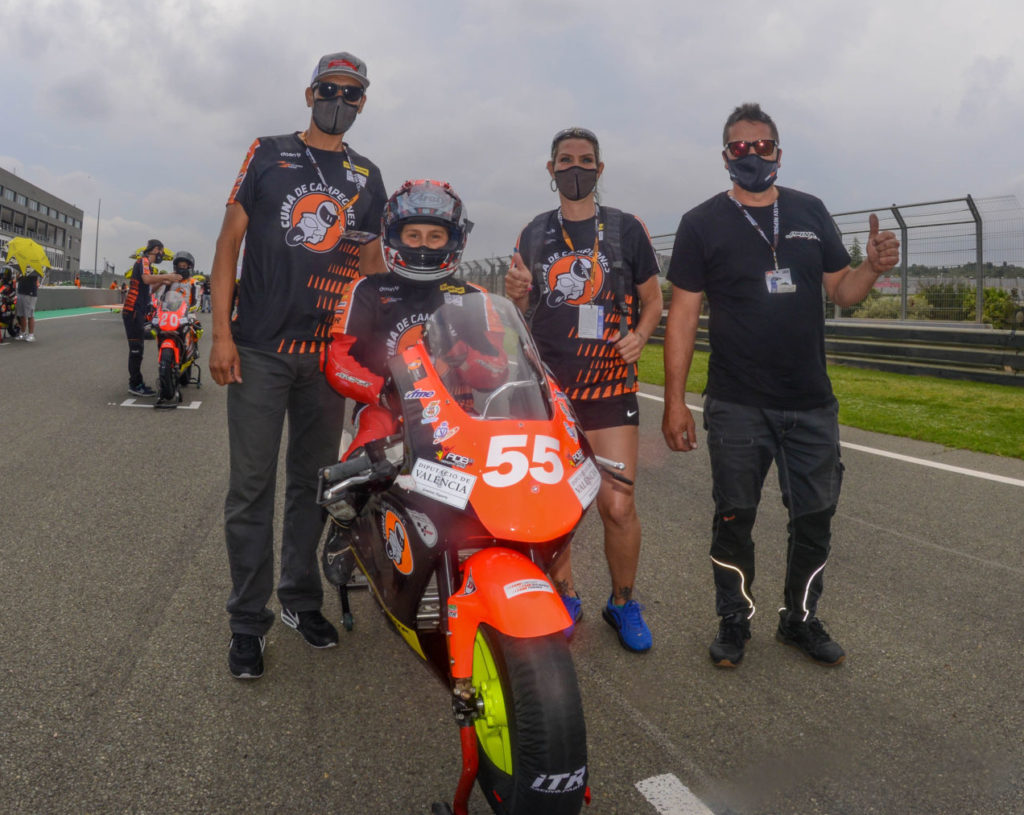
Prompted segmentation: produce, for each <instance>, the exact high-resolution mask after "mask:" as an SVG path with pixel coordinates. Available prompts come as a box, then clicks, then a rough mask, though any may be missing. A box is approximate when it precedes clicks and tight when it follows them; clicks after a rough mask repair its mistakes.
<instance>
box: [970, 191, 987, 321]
mask: <svg viewBox="0 0 1024 815" xmlns="http://www.w3.org/2000/svg"><path fill="white" fill-rule="evenodd" d="M967 206H968V207H969V208H970V210H971V215H972V216H973V218H974V247H975V253H976V256H977V259H976V261H975V268H976V269H977V274H978V280H977V285H976V286H975V290H976V292H977V293H976V294H975V296H974V297H975V303H974V321H975V322H976V323H977V324H978V325H981V320H982V316H983V313H984V306H985V281H984V279H983V278H982V269H983V268H984V267H983V265H982V260H983V258H984V257H985V256H984V254H983V252H982V249H983V248H984V237H983V234H982V233H983V231H984V230H983V229H982V223H981V213H980V212H979V211H978V207H977V205H976V204H975V203H974V199H973V198H972V197H971V196H970V195H968V196H967Z"/></svg>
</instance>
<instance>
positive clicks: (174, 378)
mask: <svg viewBox="0 0 1024 815" xmlns="http://www.w3.org/2000/svg"><path fill="white" fill-rule="evenodd" d="M188 286H189V283H188V282H183V283H173V284H171V285H170V286H168V287H167V288H166V289H165V290H164V291H162V292H161V293H160V294H158V295H156V296H154V298H153V300H154V307H155V313H154V315H153V322H152V326H153V332H154V333H155V334H156V339H157V341H158V343H159V375H158V377H157V379H158V381H157V385H158V395H159V399H158V400H157V403H156V405H155V407H158V408H175V407H177V406H178V405H179V404H180V403H181V401H182V395H181V388H182V386H183V385H188V384H189V383H190V382H194V383H195V386H196V387H197V388H199V387H201V386H202V373H203V372H202V369H201V368H200V367H199V363H198V362H197V360H198V359H199V338H200V337H202V335H203V327H202V324H201V323H200V322H199V321H198V320H197V319H196V318H195V316H194V315H193V314H192V313H191V311H192V309H191V308H190V307H189V299H190V298H189V291H188Z"/></svg>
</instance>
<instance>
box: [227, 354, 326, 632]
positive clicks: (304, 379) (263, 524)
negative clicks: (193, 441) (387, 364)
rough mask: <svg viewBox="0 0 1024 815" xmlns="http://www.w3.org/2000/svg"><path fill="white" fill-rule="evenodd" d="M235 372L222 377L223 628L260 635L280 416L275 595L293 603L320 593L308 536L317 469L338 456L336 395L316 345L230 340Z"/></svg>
mask: <svg viewBox="0 0 1024 815" xmlns="http://www.w3.org/2000/svg"><path fill="white" fill-rule="evenodd" d="M238 352H239V356H240V357H241V369H242V371H241V375H242V380H243V381H242V382H240V383H238V382H236V383H232V384H231V385H228V440H229V447H230V451H231V477H230V483H229V486H228V495H227V499H226V500H225V502H224V534H225V539H226V542H227V551H228V563H229V565H230V568H231V595H230V597H229V598H228V603H227V610H228V613H229V614H230V615H231V631H232V632H233V633H237V634H255V635H257V636H262V635H263V634H265V633H266V632H267V631H268V630H269V629H270V626H271V625H272V624H273V622H274V614H273V612H271V611H270V609H268V608H267V603H268V601H269V600H270V595H271V593H272V592H273V589H274V501H275V492H276V486H277V460H278V455H279V452H280V448H281V433H282V431H283V429H284V422H285V417H287V419H288V448H287V452H286V456H285V506H284V531H283V535H282V540H281V578H280V582H279V583H278V587H277V598H278V600H279V601H280V603H281V605H282V607H285V608H288V609H291V610H292V611H310V610H312V609H318V608H320V606H321V604H322V602H323V584H322V583H321V581H320V566H319V562H318V560H317V546H318V544H319V542H320V536H321V534H322V533H323V528H324V519H325V516H324V513H323V511H322V510H321V509H320V507H319V506H317V503H316V486H317V472H318V470H319V468H320V467H323V466H325V465H327V464H333V463H335V462H337V460H338V447H339V445H340V443H341V430H342V424H343V422H344V413H345V410H344V408H345V400H344V399H343V398H342V397H341V396H340V395H339V394H337V393H336V392H335V391H334V390H333V389H332V388H331V387H330V385H328V384H327V379H326V378H325V377H324V375H323V373H322V372H321V371H320V359H319V356H318V355H316V354H302V355H299V354H277V353H273V352H267V351H259V350H256V349H253V348H243V347H239V349H238Z"/></svg>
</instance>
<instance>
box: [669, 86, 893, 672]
mask: <svg viewBox="0 0 1024 815" xmlns="http://www.w3.org/2000/svg"><path fill="white" fill-rule="evenodd" d="M722 141H723V145H724V147H723V150H722V160H723V162H724V164H725V169H726V170H727V171H728V173H729V177H730V179H731V180H732V188H731V189H730V190H728V191H727V192H722V193H719V194H717V195H715V196H713V197H712V198H710V199H708V200H707V201H705V202H704V203H702V204H700V205H698V206H697V207H695V208H694V209H692V210H690V211H689V212H687V213H686V214H685V215H683V217H682V220H681V221H680V223H679V229H678V231H677V232H676V238H675V245H674V247H673V249H672V259H671V262H670V265H669V271H668V279H669V280H670V281H671V282H672V284H673V290H672V301H671V305H670V307H669V312H668V321H667V325H666V332H665V408H664V415H663V418H662V432H663V434H664V437H665V441H666V443H667V444H668V446H669V448H671V449H672V450H677V451H684V452H685V451H688V450H693V449H694V448H695V447H696V446H697V435H696V429H695V426H694V421H693V415H692V414H691V412H690V409H689V407H687V405H686V402H685V392H686V378H687V375H688V374H689V370H690V363H691V360H692V359H693V350H694V344H695V341H696V336H697V324H698V319H699V317H700V311H701V302H702V299H703V298H704V297H705V296H706V297H707V300H708V306H709V311H710V318H709V322H708V335H709V339H710V343H711V357H710V360H709V365H708V381H707V389H706V390H705V397H704V412H703V416H704V428H705V430H706V431H707V443H708V452H709V454H710V459H711V477H712V496H713V498H714V502H715V514H714V518H713V519H712V526H711V568H712V573H713V575H714V582H715V609H716V611H717V613H718V616H719V627H718V634H717V635H716V637H715V639H714V641H713V642H712V643H711V646H710V648H709V653H710V656H711V659H712V661H713V662H714V664H715V665H717V666H719V667H722V668H733V667H735V666H737V665H738V664H739V663H740V660H742V659H743V655H744V650H745V647H746V642H747V640H749V639H750V620H751V618H752V617H753V616H754V611H755V606H754V594H753V582H754V541H753V538H752V536H751V532H752V529H753V526H754V519H755V517H756V515H757V508H758V504H759V503H760V500H761V488H762V486H763V484H764V480H765V476H766V475H767V473H768V470H769V468H770V467H771V464H772V461H774V462H775V465H776V468H777V470H778V475H779V486H780V487H781V490H782V501H783V503H784V504H785V506H786V508H787V509H788V511H789V525H788V531H789V544H788V550H787V553H786V577H785V585H784V591H783V597H784V606H783V607H782V609H780V611H779V624H778V628H777V629H776V637H777V638H778V639H779V640H780V641H781V642H783V643H786V644H788V645H792V646H795V647H796V648H798V649H800V650H801V651H802V652H803V653H804V654H806V655H807V656H808V657H810V658H811V659H813V660H815V661H816V662H818V663H820V664H822V665H829V666H832V665H839V664H840V663H841V662H842V661H843V659H844V657H845V652H844V651H843V649H842V648H841V647H840V645H839V643H837V642H836V641H835V640H833V639H832V637H831V636H830V635H829V634H828V632H827V631H826V630H825V627H824V626H823V625H822V623H821V621H820V620H819V619H818V617H817V610H818V602H819V600H820V598H821V594H822V590H823V587H824V582H823V575H824V569H825V563H826V561H827V560H828V555H829V551H830V544H831V537H832V531H831V522H832V516H833V514H834V513H835V511H836V504H837V502H838V500H839V490H840V486H841V484H842V478H843V465H842V462H841V461H840V456H839V424H838V404H837V402H836V399H835V396H834V395H833V393H832V384H831V382H830V381H829V377H828V372H827V370H826V365H825V321H824V310H823V308H822V296H821V295H822V287H824V290H825V292H826V293H827V294H828V296H829V298H830V299H831V300H832V302H834V303H836V304H837V305H839V306H842V307H847V306H851V305H854V304H856V303H858V302H860V301H861V300H862V299H864V297H865V296H867V293H868V292H869V291H870V290H871V287H872V286H873V285H874V283H875V280H876V279H877V278H878V276H879V275H880V274H883V273H885V272H887V271H889V270H890V269H892V268H893V266H895V265H896V263H897V262H898V261H899V242H898V241H897V240H896V236H895V235H893V233H892V232H880V231H879V228H878V218H877V217H876V216H875V215H871V216H870V219H869V230H870V231H869V236H868V240H867V246H866V249H867V259H866V261H865V262H864V263H862V264H861V265H860V266H858V267H857V268H856V269H852V268H851V267H850V256H849V254H848V253H847V251H846V249H845V248H844V246H843V242H842V238H841V235H840V234H839V232H838V230H837V229H836V227H835V224H834V223H833V221H832V218H831V216H830V215H829V213H828V210H827V209H826V208H825V206H824V204H822V202H821V201H820V200H818V199H817V198H814V197H813V196H811V195H808V194H806V193H803V192H798V191H797V190H793V189H789V188H786V187H779V186H777V185H776V183H775V182H776V179H777V177H778V171H779V167H780V166H781V159H782V149H781V148H780V146H779V131H778V129H777V128H776V126H775V122H774V121H772V119H771V117H770V116H768V114H766V113H765V112H764V111H762V110H761V108H760V106H759V105H756V104H745V105H741V106H739V107H737V108H736V109H735V110H734V111H733V112H732V114H731V115H730V116H729V117H728V119H727V120H726V123H725V128H724V131H723V134H722Z"/></svg>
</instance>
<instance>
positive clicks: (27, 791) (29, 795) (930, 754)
mask: <svg viewBox="0 0 1024 815" xmlns="http://www.w3.org/2000/svg"><path fill="white" fill-rule="evenodd" d="M36 335H37V337H38V341H37V342H36V343H34V344H27V343H17V344H6V343H5V344H4V345H3V346H2V347H0V375H2V383H3V385H2V390H0V416H3V419H4V426H5V429H6V432H5V434H4V438H5V442H4V445H3V450H4V457H3V462H4V463H3V467H2V475H0V479H2V484H3V488H2V490H0V496H2V497H0V586H2V588H3V591H2V594H0V604H2V609H3V614H2V625H0V812H3V813H68V812H76V813H345V814H346V815H347V814H348V813H352V814H353V815H354V814H355V813H360V814H362V813H367V814H368V815H393V814H395V815H412V814H413V813H425V812H428V811H429V806H430V803H431V802H432V801H437V800H450V798H451V794H452V792H453V790H454V785H455V780H456V778H457V774H458V769H459V753H458V743H457V737H456V729H455V727H454V725H453V724H452V721H451V715H450V712H449V708H448V700H447V693H446V690H445V689H444V688H443V687H441V685H440V684H439V683H437V682H436V681H435V680H434V679H433V678H432V677H431V676H430V674H429V673H428V672H427V670H426V669H425V668H424V667H423V666H422V665H420V664H419V660H418V658H417V657H416V656H414V655H413V654H412V652H410V651H409V650H408V649H407V648H406V647H405V645H404V644H403V642H402V641H401V639H400V638H399V637H398V636H397V635H395V634H394V633H393V632H391V631H390V630H389V627H388V625H387V623H386V620H385V619H384V618H383V617H382V616H381V614H380V613H379V612H378V611H377V609H376V608H375V606H374V605H373V603H372V601H371V599H370V598H369V597H368V596H367V595H366V594H365V593H361V594H358V595H356V596H355V597H354V601H353V606H354V612H355V615H356V627H355V630H354V631H352V632H351V633H348V634H345V633H344V632H342V642H341V645H340V647H338V648H334V649H330V650H327V651H315V650H313V649H311V648H309V647H308V646H307V645H306V644H305V643H304V642H303V641H302V640H301V639H300V637H299V636H298V635H297V634H296V633H295V632H293V631H292V630H291V629H288V628H286V627H285V626H284V625H282V624H280V622H278V623H277V624H276V625H275V626H274V627H273V629H272V630H271V632H270V634H269V636H268V644H267V652H266V663H267V672H266V675H265V676H264V677H263V678H262V679H260V680H259V681H256V682H239V681H236V680H234V679H232V678H231V676H230V675H229V673H228V671H227V665H226V658H227V645H228V636H229V635H228V629H227V618H226V614H225V612H224V603H225V600H226V597H227V592H228V574H227V565H226V561H225V555H224V543H223V534H222V512H223V496H224V490H225V485H226V479H227V456H226V447H227V443H226V433H225V429H226V428H225V409H224V408H225V390H224V389H223V388H220V387H217V386H216V385H214V384H213V382H212V380H209V381H207V382H206V383H205V384H204V386H203V387H202V389H201V390H198V391H197V390H195V389H194V388H189V389H188V390H187V391H186V394H187V396H186V403H194V402H198V403H199V404H194V405H193V407H194V409H191V410H176V411H154V410H150V409H148V408H139V407H132V406H126V405H125V402H126V400H129V399H130V397H129V395H128V394H127V392H126V379H127V375H126V357H127V348H126V342H125V339H124V334H123V330H122V327H121V320H120V317H119V316H118V315H116V314H110V313H109V312H106V311H102V310H97V311H95V313H90V314H87V315H84V316H75V317H69V318H66V319H44V320H40V321H39V324H38V326H37V331H36ZM207 346H208V342H206V341H204V342H203V343H201V348H202V349H203V351H204V352H205V350H206V347H207ZM155 368H156V354H155V349H154V348H153V346H152V345H151V344H149V345H148V347H147V349H146V359H145V368H144V370H145V372H146V375H147V378H149V379H150V381H153V380H155ZM645 391H646V392H647V393H648V394H650V395H651V396H653V397H655V398H653V399H643V400H641V419H642V424H641V438H642V449H641V459H642V462H643V464H642V469H641V475H640V478H639V484H638V503H639V508H640V513H641V517H642V519H643V523H644V550H643V555H642V562H641V571H640V577H639V580H638V592H639V599H641V601H642V602H644V603H645V604H646V606H647V619H648V621H649V623H650V625H651V628H652V630H653V632H654V639H655V646H654V649H653V650H652V651H651V652H650V653H648V654H646V655H642V656H641V655H635V654H631V653H627V652H625V651H623V650H622V648H621V647H620V646H619V644H618V641H617V639H616V638H615V635H614V633H613V632H612V630H611V629H610V628H608V626H606V625H605V624H604V622H603V621H602V620H601V617H600V607H601V604H602V603H603V602H604V599H605V598H606V596H607V593H608V590H609V587H608V578H607V571H606V567H605V564H604V558H603V552H602V545H601V540H600V525H599V523H598V521H597V518H596V516H594V515H593V514H591V515H589V516H588V517H587V519H586V520H585V521H584V525H583V527H582V529H581V531H580V533H579V535H578V537H577V539H576V545H575V549H574V563H575V569H576V583H577V586H578V587H579V590H580V592H581V594H582V595H583V598H584V610H585V611H584V619H583V621H582V623H581V625H580V626H579V627H578V629H577V633H576V635H575V637H574V639H573V642H572V652H573V655H574V658H575V661H576V666H577V670H578V673H579V678H580V684H581V688H582V693H583V701H584V708H585V711H586V716H587V728H588V745H589V755H590V773H591V775H590V783H591V788H592V791H593V804H592V805H591V806H590V808H589V810H587V811H588V812H590V813H595V814H596V813H599V814H600V815H609V814H610V813H623V814H626V813H628V814H629V815H653V814H654V813H656V812H657V813H661V815H680V813H683V812H691V811H711V812H714V813H717V814H718V815H725V813H730V814H731V815H755V814H758V815H760V814H764V815H788V814H789V813H794V814H795V813H800V814H801V815H813V814H814V813H821V814H822V815H824V814H826V813H827V814H828V815H865V814H866V813H911V814H917V813H921V814H924V813H928V814H929V815H931V814H932V813H958V814H959V813H978V814H980V815H1004V813H1021V812H1024V740H1022V738H1021V734H1022V731H1024V700H1022V690H1021V688H1022V683H1021V676H1022V675H1024V649H1022V647H1021V631H1022V629H1024V625H1022V622H1024V620H1022V612H1021V600H1022V597H1024V594H1022V591H1021V581H1022V577H1024V562H1022V556H1021V544H1022V542H1024V461H1020V460H1015V459H1002V458H997V457H992V456H982V455H977V454H972V453H967V452H963V451H955V450H949V449H945V448H941V447H939V446H936V445H931V444H924V443H917V442H912V441H908V440H904V439H899V438H892V437H884V436H879V435H875V434H870V433H865V432H860V431H855V430H851V429H848V428H844V429H843V434H842V435H843V439H844V441H846V442H848V443H851V444H856V445H858V447H857V448H852V447H851V448H847V449H845V450H844V461H845V463H846V467H847V471H846V481H845V485H844V490H843V497H842V500H841V503H840V506H839V511H838V514H837V517H836V521H835V536H834V542H833V547H834V548H833V556H832V558H831V561H830V564H829V568H828V570H827V577H826V592H825V596H824V599H823V602H822V606H821V609H820V614H821V616H822V618H823V619H824V620H825V621H826V624H827V625H828V627H829V629H830V631H831V632H832V633H833V634H834V635H835V637H836V638H837V639H838V640H839V641H840V642H841V643H842V644H843V646H844V647H845V648H846V650H847V653H848V657H847V660H846V662H845V664H844V665H842V666H840V667H839V668H822V667H819V666H817V665H815V664H814V663H812V662H810V661H809V660H807V659H806V658H804V657H803V656H802V655H801V654H799V653H798V652H796V651H795V650H793V649H791V648H788V647H786V646H783V645H781V644H779V643H777V642H776V641H775V640H774V638H773V632H774V627H775V622H776V615H775V608H776V607H777V605H778V603H779V601H780V598H781V577H782V560H783V552H784V546H785V514H784V509H783V507H782V505H781V502H780V501H779V500H778V488H777V485H776V484H775V482H774V481H772V480H770V481H769V484H768V485H767V486H766V491H765V498H764V501H763V504H762V509H761V513H760V516H759V519H758V524H757V527H756V529H755V538H756V540H757V541H758V546H759V552H760V562H759V564H758V575H757V582H756V584H755V586H754V589H755V595H756V599H757V601H758V604H759V605H758V614H757V615H756V616H755V618H754V620H753V639H752V640H751V642H750V644H749V647H748V650H747V655H746V658H745V659H744V662H743V664H742V665H741V666H740V667H739V668H738V669H737V670H734V671H727V670H720V669H716V668H714V667H713V666H712V665H711V663H710V661H709V659H708V655H707V646H708V643H709V642H710V640H711V639H712V637H713V635H714V632H715V626H716V621H715V618H714V613H713V603H712V593H711V588H712V587H711V572H710V568H709V564H708V560H707V547H708V534H709V527H710V520H711V502H710V488H709V477H708V463H707V455H706V449H705V448H704V447H703V446H702V447H701V448H700V449H698V450H697V451H695V452H692V453H688V454H673V453H670V452H669V451H668V450H667V448H666V447H665V446H664V443H663V442H662V439H661V434H660V430H659V427H660V419H661V405H660V403H659V402H658V401H657V397H659V396H660V392H659V391H658V390H657V389H654V388H645ZM139 402H140V403H143V404H146V401H145V400H139ZM691 402H692V404H699V402H698V401H697V399H696V397H694V398H693V399H692V400H691ZM701 441H702V442H703V439H701ZM860 447H867V448H872V449H881V450H889V451H894V452H896V453H901V454H904V455H906V456H911V457H915V458H919V459H924V460H927V461H930V462H936V463H941V464H946V465H953V466H956V467H960V468H966V469H969V470H977V471H983V472H987V473H993V474H996V475H999V476H1003V477H1005V478H1006V479H1008V480H1006V481H1004V482H997V481H991V480H985V479H982V478H978V477H974V476H971V475H969V474H964V473H961V472H951V471H946V470H937V469H932V468H928V467H924V466H922V465H921V464H919V463H914V462H910V461H903V460H896V459H891V458H885V457H881V456H878V455H875V454H873V453H871V452H867V451H863V450H861V449H860ZM279 488H280V485H279ZM273 602H274V603H275V606H274V607H275V609H276V600H274V601H273ZM325 611H326V613H327V614H328V616H330V617H332V618H336V617H337V615H338V606H337V601H336V598H335V597H334V596H333V595H330V594H329V595H328V599H327V601H326V603H325ZM655 777H658V778H661V777H666V778H669V779H671V780H673V781H675V783H676V784H677V786H678V787H680V788H682V787H683V786H685V788H686V789H688V790H689V791H690V792H691V793H692V794H693V796H696V798H699V799H700V801H702V802H703V806H704V807H706V810H703V809H692V810H691V809H688V808H685V805H684V804H675V805H665V804H662V805H660V807H661V808H656V807H655V804H652V803H651V802H650V801H649V800H648V798H647V797H645V795H644V794H642V793H641V789H640V788H638V787H637V784H638V783H640V784H641V785H643V784H644V782H645V781H648V780H650V779H652V778H655ZM642 788H643V787H642ZM672 806H674V808H672ZM695 806H696V807H700V805H699V804H695ZM487 811H488V810H487V808H486V805H485V804H484V802H483V799H482V797H481V796H480V795H479V793H477V792H474V797H473V800H472V812H474V813H485V812H487Z"/></svg>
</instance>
